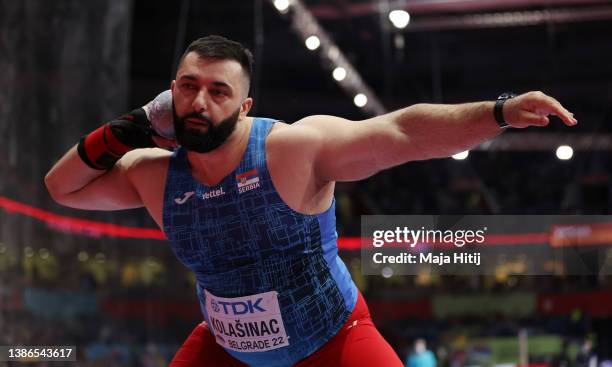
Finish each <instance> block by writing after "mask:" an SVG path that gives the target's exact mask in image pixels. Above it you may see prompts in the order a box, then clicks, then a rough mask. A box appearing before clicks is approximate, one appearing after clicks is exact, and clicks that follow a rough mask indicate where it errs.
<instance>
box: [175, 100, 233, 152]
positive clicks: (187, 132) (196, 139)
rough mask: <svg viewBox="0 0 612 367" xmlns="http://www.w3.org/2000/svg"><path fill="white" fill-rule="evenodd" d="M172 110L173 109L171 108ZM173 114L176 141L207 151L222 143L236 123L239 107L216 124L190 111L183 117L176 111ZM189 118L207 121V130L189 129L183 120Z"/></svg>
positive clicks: (185, 145)
mask: <svg viewBox="0 0 612 367" xmlns="http://www.w3.org/2000/svg"><path fill="white" fill-rule="evenodd" d="M173 110H174V109H173ZM173 114H174V130H175V131H176V141H177V143H179V144H180V145H181V146H182V147H183V148H185V149H187V150H190V151H194V152H198V153H208V152H210V151H212V150H214V149H217V148H218V147H220V146H221V144H223V143H224V142H225V141H226V140H227V138H229V136H230V135H232V132H234V129H236V124H237V123H238V117H239V116H240V108H238V109H237V110H236V112H234V113H233V114H231V115H230V116H229V117H227V118H225V119H223V120H222V121H221V122H219V124H218V125H217V126H215V125H214V124H213V123H212V121H211V120H210V119H208V118H206V117H204V116H202V115H201V114H199V113H196V112H194V113H190V114H188V115H185V116H183V117H180V118H179V117H178V116H177V115H176V112H174V111H173ZM189 118H196V119H199V120H202V121H205V122H206V123H208V131H206V132H203V131H200V130H198V129H191V128H188V127H186V126H185V120H187V119H189Z"/></svg>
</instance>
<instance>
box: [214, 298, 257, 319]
mask: <svg viewBox="0 0 612 367" xmlns="http://www.w3.org/2000/svg"><path fill="white" fill-rule="evenodd" d="M262 300H263V298H258V299H257V301H255V302H253V301H251V300H248V301H244V302H242V301H238V302H224V301H215V300H213V301H212V302H211V305H212V309H213V311H215V312H218V313H221V312H223V313H225V314H226V315H244V314H248V313H257V312H266V310H265V309H263V308H262V307H261V306H260V305H259V304H260V303H261V301H262ZM222 308H223V310H222Z"/></svg>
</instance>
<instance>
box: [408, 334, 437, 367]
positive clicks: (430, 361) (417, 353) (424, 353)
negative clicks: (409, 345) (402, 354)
mask: <svg viewBox="0 0 612 367" xmlns="http://www.w3.org/2000/svg"><path fill="white" fill-rule="evenodd" d="M406 367H436V356H435V355H434V354H433V352H432V351H430V350H429V349H427V343H426V342H425V339H423V338H418V339H417V340H415V341H414V349H413V350H412V352H411V353H410V354H409V355H408V357H407V358H406Z"/></svg>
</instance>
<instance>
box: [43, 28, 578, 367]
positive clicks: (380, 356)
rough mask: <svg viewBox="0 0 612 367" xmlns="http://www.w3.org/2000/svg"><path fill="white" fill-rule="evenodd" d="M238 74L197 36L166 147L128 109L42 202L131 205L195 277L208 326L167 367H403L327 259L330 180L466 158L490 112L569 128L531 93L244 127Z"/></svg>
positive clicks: (219, 45)
mask: <svg viewBox="0 0 612 367" xmlns="http://www.w3.org/2000/svg"><path fill="white" fill-rule="evenodd" d="M251 64H252V56H251V54H250V52H249V51H248V50H246V49H245V48H244V47H243V46H242V45H240V44H239V43H236V42H233V41H229V40H227V39H225V38H223V37H219V36H209V37H204V38H201V39H199V40H196V41H195V42H193V43H192V44H191V45H190V46H189V47H188V48H187V50H186V51H185V53H184V54H183V56H182V58H181V61H180V65H179V68H178V70H177V74H176V79H175V80H173V81H172V83H171V86H170V88H171V93H172V104H173V111H174V112H173V113H174V124H173V127H174V130H175V132H174V134H175V141H174V139H173V136H172V135H173V133H172V132H170V133H168V131H165V130H164V128H163V126H161V124H160V122H159V121H156V120H155V117H154V116H155V115H156V113H151V110H152V109H153V110H155V109H159V108H160V107H159V106H160V105H163V103H161V104H160V103H153V104H149V105H148V106H146V109H147V111H148V112H149V116H151V119H152V120H153V121H149V118H148V117H147V113H145V110H143V109H138V110H134V111H132V112H131V113H130V114H128V115H125V116H122V117H120V118H118V119H117V120H114V121H111V122H110V123H107V124H105V125H103V126H102V127H100V128H99V129H97V130H95V131H94V132H92V133H90V134H89V135H87V136H86V137H84V138H83V139H82V140H81V141H80V143H79V144H78V146H77V147H73V148H72V149H70V150H69V151H68V153H67V154H66V155H65V156H64V157H63V158H61V159H60V161H59V162H58V163H57V164H56V165H55V166H54V167H53V168H52V169H51V170H50V172H49V173H48V174H47V177H46V179H45V182H46V185H47V187H48V189H49V192H50V193H51V195H52V197H53V198H54V199H55V200H56V201H57V202H59V203H61V204H63V205H67V206H71V207H74V208H81V209H90V210H94V209H95V210H119V209H128V208H136V207H141V206H144V207H145V208H146V209H147V210H148V211H149V213H150V215H151V216H152V217H153V219H154V220H155V221H156V222H157V224H158V225H159V226H160V228H162V229H163V230H164V232H165V233H166V236H167V237H168V239H169V240H170V242H171V244H172V247H173V250H174V251H175V253H176V255H177V257H178V258H179V259H180V260H181V261H182V262H183V263H184V264H185V265H186V266H188V267H189V268H190V269H191V270H193V271H194V272H195V274H196V278H197V283H198V286H197V291H198V296H199V299H200V303H201V308H202V311H203V314H204V318H205V322H204V323H202V324H201V325H199V326H198V327H197V328H196V329H195V330H194V332H193V334H192V335H191V336H190V337H189V338H188V339H187V341H186V342H185V344H184V345H183V347H182V348H181V350H180V351H179V352H178V353H177V355H176V356H175V358H174V360H173V362H172V365H174V366H187V365H194V366H195V365H197V366H217V365H219V366H235V365H236V366H238V365H244V364H248V365H252V366H290V365H298V366H373V365H381V366H398V367H399V366H402V362H401V361H400V359H399V358H398V357H397V355H396V354H395V353H394V352H393V350H392V348H391V347H390V346H389V344H388V343H387V342H386V341H384V339H383V338H382V337H381V335H380V334H379V333H378V331H377V330H376V328H375V327H374V326H373V324H372V321H371V319H370V316H369V313H368V310H367V306H366V304H365V302H364V300H363V298H362V297H361V295H360V293H359V292H358V290H357V288H356V287H355V285H354V283H353V281H352V280H351V278H350V275H349V273H348V271H347V269H346V267H345V265H344V263H342V261H341V260H340V258H339V257H338V253H337V246H336V239H337V234H336V231H335V216H334V204H335V202H334V197H333V191H334V183H335V182H336V181H351V180H360V179H363V178H366V177H369V176H371V175H373V174H375V173H376V172H378V171H381V170H384V169H386V168H389V167H392V166H396V165H399V164H402V163H405V162H408V161H411V160H422V159H430V158H436V157H447V156H449V155H451V154H454V153H457V152H460V151H463V150H466V149H469V148H471V147H473V146H475V145H477V144H479V143H481V142H482V141H484V140H487V139H490V138H492V137H494V136H496V135H497V134H499V133H500V132H501V131H502V128H501V127H500V125H498V123H496V119H495V118H494V111H495V114H496V115H497V120H498V122H499V123H504V122H505V123H507V124H509V125H510V126H512V127H517V128H523V127H528V126H544V125H546V124H548V122H549V120H548V117H547V116H548V115H549V114H553V115H557V116H559V117H560V118H561V119H562V120H563V121H564V123H565V124H567V125H574V124H575V123H576V120H575V119H574V118H573V116H572V114H571V113H570V112H568V111H567V110H566V109H565V108H563V107H562V106H561V104H559V102H557V101H556V100H555V99H553V98H551V97H549V96H546V95H544V94H543V93H540V92H530V93H527V94H523V95H521V96H517V97H516V98H508V99H506V100H500V101H499V102H498V103H497V107H496V108H494V105H495V103H493V102H481V103H471V104H463V105H427V104H418V105H414V106H411V107H408V108H405V109H402V110H399V111H396V112H392V113H389V114H386V115H384V116H378V117H375V118H371V119H368V120H365V121H361V122H350V121H347V120H345V119H342V118H339V117H332V116H311V117H307V118H304V119H302V120H300V121H298V122H296V123H294V124H292V125H287V124H284V123H280V122H275V121H273V120H270V119H261V118H253V117H249V116H248V112H249V109H250V108H251V105H252V99H251V98H249V97H248V91H249V83H250V78H251ZM154 102H156V101H154ZM157 102H159V101H157ZM504 103H505V104H504ZM155 106H157V107H155ZM154 112H155V111H154ZM157 112H159V111H157ZM151 123H153V125H154V126H156V127H158V129H157V132H158V133H163V135H165V136H166V137H167V138H171V139H164V138H161V137H160V136H159V135H158V134H157V133H153V129H152V127H151ZM177 143H178V145H180V149H178V150H176V151H175V152H174V153H173V154H172V153H170V152H168V151H165V150H162V149H156V148H152V147H156V146H157V147H169V146H173V145H175V144H177ZM136 148H152V149H136Z"/></svg>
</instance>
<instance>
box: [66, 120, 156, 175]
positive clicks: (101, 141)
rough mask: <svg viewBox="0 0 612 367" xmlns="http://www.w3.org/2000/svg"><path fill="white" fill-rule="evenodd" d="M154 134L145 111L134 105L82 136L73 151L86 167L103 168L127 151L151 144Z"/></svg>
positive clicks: (113, 163)
mask: <svg viewBox="0 0 612 367" xmlns="http://www.w3.org/2000/svg"><path fill="white" fill-rule="evenodd" d="M154 135H157V134H155V132H154V130H153V129H152V128H151V123H150V122H149V120H148V119H147V115H146V113H145V111H144V110H143V109H142V108H138V109H135V110H133V111H132V112H130V113H128V114H126V115H123V116H121V117H119V118H117V119H115V120H113V121H110V122H107V123H106V124H104V125H102V126H101V127H100V128H98V129H97V130H94V131H93V132H91V133H90V134H88V135H85V136H83V137H82V138H81V141H80V142H79V145H78V147H77V151H78V153H79V156H80V157H81V159H82V160H83V162H85V163H86V164H87V165H88V166H89V167H91V168H94V169H99V170H107V169H111V168H112V167H113V166H114V165H115V163H116V162H117V161H118V160H119V158H121V157H122V156H123V155H124V154H125V153H127V152H129V151H130V150H133V149H137V148H152V147H155V146H156V144H155V142H154V141H153V138H152V137H153V136H154Z"/></svg>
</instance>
